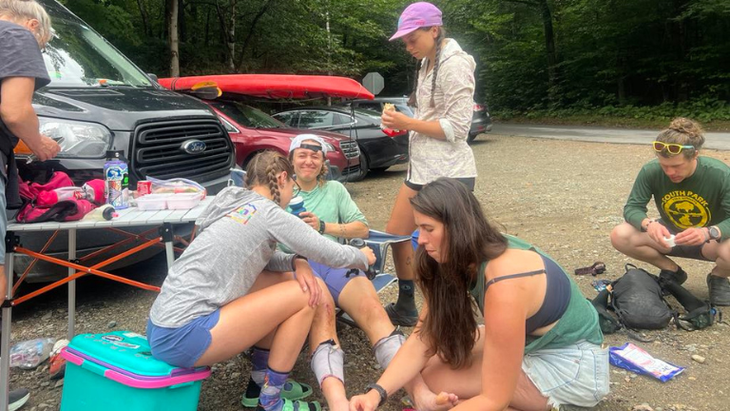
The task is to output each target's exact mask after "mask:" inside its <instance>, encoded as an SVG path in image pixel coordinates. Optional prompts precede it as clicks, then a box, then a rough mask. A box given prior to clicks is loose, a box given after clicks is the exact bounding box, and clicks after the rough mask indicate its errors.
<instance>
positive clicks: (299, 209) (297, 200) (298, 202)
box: [289, 196, 307, 218]
mask: <svg viewBox="0 0 730 411" xmlns="http://www.w3.org/2000/svg"><path fill="white" fill-rule="evenodd" d="M289 208H290V209H291V213H292V214H294V215H295V216H297V217H300V216H299V213H303V212H305V211H307V209H306V208H304V199H303V198H301V197H299V196H297V197H294V198H292V199H291V201H289ZM300 218H301V217H300Z"/></svg>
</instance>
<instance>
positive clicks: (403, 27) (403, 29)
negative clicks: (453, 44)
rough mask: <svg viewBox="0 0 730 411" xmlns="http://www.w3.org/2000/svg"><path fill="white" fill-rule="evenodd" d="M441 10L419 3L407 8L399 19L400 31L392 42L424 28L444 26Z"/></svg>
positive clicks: (393, 37)
mask: <svg viewBox="0 0 730 411" xmlns="http://www.w3.org/2000/svg"><path fill="white" fill-rule="evenodd" d="M443 25H444V23H443V21H442V20H441V10H439V9H438V7H436V6H434V5H433V4H431V3H427V2H425V1H419V2H418V3H413V4H411V5H410V6H408V7H406V9H405V10H403V13H401V15H400V17H399V18H398V31H396V32H395V34H393V36H392V37H391V38H390V41H393V40H395V39H399V38H401V37H403V36H405V35H407V34H409V33H411V32H413V31H415V30H418V29H420V28H423V27H432V26H443Z"/></svg>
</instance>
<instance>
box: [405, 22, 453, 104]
mask: <svg viewBox="0 0 730 411" xmlns="http://www.w3.org/2000/svg"><path fill="white" fill-rule="evenodd" d="M430 29H431V27H424V28H422V29H420V30H430ZM444 38H446V30H444V28H443V27H438V34H437V35H436V39H435V40H434V41H435V42H436V56H435V58H434V62H433V77H431V102H430V106H431V107H436V101H435V100H434V95H435V92H436V76H438V72H439V65H440V63H441V43H443V40H444ZM420 72H421V60H419V61H418V63H417V64H416V74H415V76H414V79H413V92H412V93H411V96H410V97H409V98H408V105H409V106H412V107H418V101H417V100H416V91H417V90H418V74H419V73H420Z"/></svg>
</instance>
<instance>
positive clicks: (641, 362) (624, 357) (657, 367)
mask: <svg viewBox="0 0 730 411" xmlns="http://www.w3.org/2000/svg"><path fill="white" fill-rule="evenodd" d="M608 359H609V362H610V363H611V365H613V366H615V367H619V368H624V369H627V370H629V371H632V372H635V373H636V374H642V375H649V376H652V377H654V378H656V379H658V380H659V381H661V382H667V381H669V380H671V379H672V378H674V377H675V376H677V375H679V374H680V373H682V371H684V367H680V366H677V365H674V364H670V363H668V362H665V361H662V360H658V359H656V358H654V357H652V356H651V354H649V353H648V352H646V351H644V350H643V349H641V348H639V347H637V346H636V345H634V344H632V343H626V344H624V345H622V346H621V347H609V348H608Z"/></svg>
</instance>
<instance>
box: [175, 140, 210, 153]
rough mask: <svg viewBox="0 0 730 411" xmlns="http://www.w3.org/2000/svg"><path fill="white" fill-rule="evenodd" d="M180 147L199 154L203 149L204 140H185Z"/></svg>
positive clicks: (187, 151)
mask: <svg viewBox="0 0 730 411" xmlns="http://www.w3.org/2000/svg"><path fill="white" fill-rule="evenodd" d="M180 148H182V149H183V150H184V151H185V152H186V153H188V154H200V153H202V152H203V151H205V142H203V141H200V140H187V141H185V142H184V143H182V146H181V147H180Z"/></svg>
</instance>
